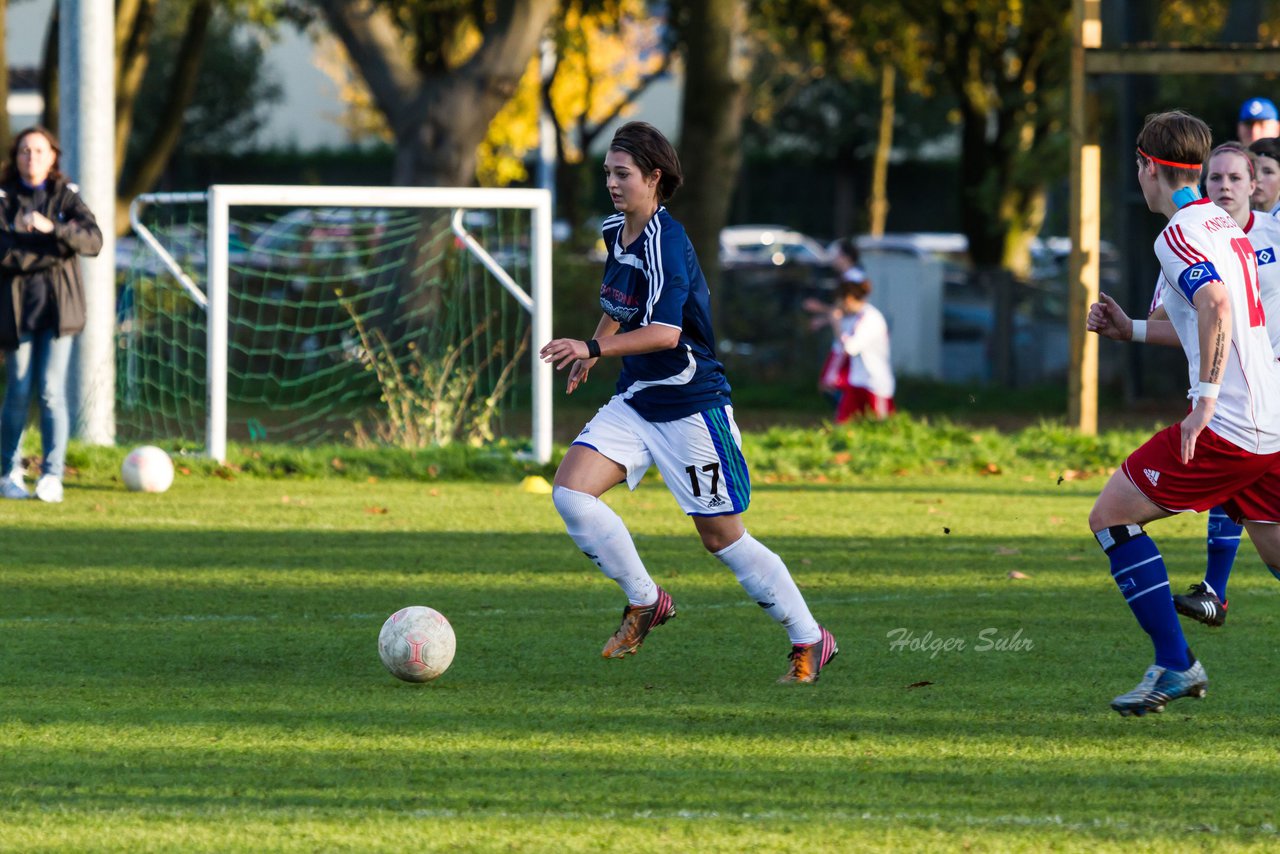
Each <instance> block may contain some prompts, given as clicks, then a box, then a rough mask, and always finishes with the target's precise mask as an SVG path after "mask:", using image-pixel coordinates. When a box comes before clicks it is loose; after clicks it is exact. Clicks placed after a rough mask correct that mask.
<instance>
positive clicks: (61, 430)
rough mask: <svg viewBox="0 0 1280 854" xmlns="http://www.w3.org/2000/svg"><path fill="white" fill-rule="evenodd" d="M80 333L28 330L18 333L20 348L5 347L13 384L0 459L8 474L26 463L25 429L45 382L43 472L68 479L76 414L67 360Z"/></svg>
mask: <svg viewBox="0 0 1280 854" xmlns="http://www.w3.org/2000/svg"><path fill="white" fill-rule="evenodd" d="M73 341H74V336H71V335H64V336H62V337H61V338H59V337H58V336H57V330H54V329H48V330H45V331H43V332H28V333H24V334H23V335H21V336H20V337H19V338H18V349H17V350H14V351H11V352H8V353H5V360H4V367H5V373H6V374H7V375H8V386H6V388H5V391H4V408H3V410H0V465H2V466H4V467H5V470H4V471H2V472H0V476H4V475H5V474H8V473H9V472H11V471H14V470H21V469H22V431H23V430H24V429H26V426H27V412H28V411H29V410H30V408H31V391H32V389H33V388H34V387H35V384H36V381H37V380H38V381H39V383H40V439H41V442H42V443H43V445H44V462H43V463H42V465H41V467H40V472H41V474H51V475H53V476H54V477H56V478H57V479H58V480H62V472H63V470H64V469H65V468H66V462H67V440H68V438H69V437H70V434H71V417H70V415H69V414H68V412H67V366H68V365H69V364H70V363H71V344H72V342H73Z"/></svg>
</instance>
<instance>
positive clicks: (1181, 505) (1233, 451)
mask: <svg viewBox="0 0 1280 854" xmlns="http://www.w3.org/2000/svg"><path fill="white" fill-rule="evenodd" d="M1124 473H1125V476H1126V477H1128V478H1129V480H1130V481H1131V482H1132V483H1133V485H1134V486H1136V487H1137V488H1138V491H1139V492H1141V493H1142V494H1143V495H1145V496H1146V497H1147V498H1148V499H1150V500H1151V502H1152V503H1154V504H1155V505H1156V506H1158V507H1162V508H1164V509H1165V510H1168V511H1170V512H1172V513H1186V512H1189V511H1194V512H1196V513H1203V512H1204V511H1206V510H1208V509H1210V508H1212V507H1217V506H1218V505H1219V504H1222V505H1225V507H1226V511H1227V515H1228V516H1230V517H1231V518H1233V519H1235V520H1236V521H1237V522H1242V521H1244V520H1246V519H1248V520H1250V521H1254V522H1280V452H1277V453H1274V454H1251V453H1249V452H1248V451H1245V450H1243V449H1241V448H1239V447H1237V446H1235V445H1233V444H1231V443H1230V442H1228V441H1227V440H1226V439H1223V438H1222V437H1220V436H1218V435H1217V434H1216V433H1214V432H1213V431H1211V430H1205V431H1204V432H1202V433H1201V434H1200V435H1199V436H1198V437H1197V438H1196V455H1195V457H1193V458H1192V460H1191V462H1189V463H1186V464H1183V462H1182V427H1181V425H1180V424H1173V425H1171V426H1169V427H1166V428H1165V429H1163V430H1161V431H1160V432H1159V433H1157V434H1155V435H1154V436H1152V437H1151V438H1150V439H1148V440H1147V442H1146V444H1144V445H1143V446H1142V447H1141V448H1138V450H1136V451H1134V452H1133V453H1132V454H1130V455H1129V458H1128V459H1127V460H1125V461H1124Z"/></svg>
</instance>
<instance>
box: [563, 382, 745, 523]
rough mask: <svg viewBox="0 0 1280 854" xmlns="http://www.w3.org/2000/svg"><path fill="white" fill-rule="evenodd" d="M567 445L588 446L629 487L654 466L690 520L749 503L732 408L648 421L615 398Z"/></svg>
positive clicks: (738, 509)
mask: <svg viewBox="0 0 1280 854" xmlns="http://www.w3.org/2000/svg"><path fill="white" fill-rule="evenodd" d="M573 444H575V445H585V446H586V447H588V448H592V449H593V450H596V451H598V452H600V453H601V454H603V455H604V456H606V457H608V458H609V459H611V460H613V461H614V462H616V463H618V464H619V465H620V466H622V467H623V468H624V469H626V471H627V486H629V487H630V488H631V489H635V488H636V486H637V485H639V483H640V479H641V478H643V477H644V473H645V472H646V471H648V470H649V466H651V465H654V464H655V463H656V464H657V466H658V472H659V473H660V474H661V475H662V479H663V481H665V482H666V484H667V488H668V489H670V490H671V494H672V495H674V496H675V497H676V501H677V502H678V503H679V504H680V508H681V509H682V510H684V512H685V513H687V514H689V515H690V516H727V515H730V514H733V513H741V512H742V511H744V510H746V509H747V505H748V504H750V503H751V476H750V474H748V472H747V461H746V460H745V459H743V457H742V434H741V433H740V432H739V431H738V425H737V424H735V423H734V422H733V407H732V406H724V407H721V408H718V409H709V410H707V411H706V412H699V413H696V414H694V415H690V416H688V417H686V418H680V419H677V420H675V421H660V422H652V421H645V420H644V419H643V418H641V417H640V415H639V413H637V412H636V411H635V410H634V409H632V408H631V406H630V404H628V403H627V402H626V401H624V400H622V399H621V398H620V397H618V396H616V395H615V396H614V397H612V398H610V400H609V402H608V403H606V404H605V405H604V406H602V407H600V410H599V411H598V412H597V413H596V414H595V416H594V417H593V418H592V419H591V420H590V421H588V422H587V426H585V427H583V428H582V432H581V433H579V434H578V438H577V439H574V440H573Z"/></svg>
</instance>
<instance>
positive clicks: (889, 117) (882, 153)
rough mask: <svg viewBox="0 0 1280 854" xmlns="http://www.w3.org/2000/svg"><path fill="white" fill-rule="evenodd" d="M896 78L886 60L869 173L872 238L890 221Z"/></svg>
mask: <svg viewBox="0 0 1280 854" xmlns="http://www.w3.org/2000/svg"><path fill="white" fill-rule="evenodd" d="M895 78H896V73H895V71H894V66H893V63H892V62H889V61H888V60H885V61H884V63H883V64H882V65H881V66H880V132H879V134H878V135H877V136H876V153H875V160H874V162H873V164H872V169H871V200H870V203H869V208H870V210H869V213H870V215H871V223H870V228H869V229H868V230H869V231H870V233H871V236H872V237H883V236H884V226H885V221H886V220H887V219H888V218H889V154H890V153H891V152H892V151H893V117H894V113H895V109H894V99H893V91H894V81H895Z"/></svg>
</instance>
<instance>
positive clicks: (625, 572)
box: [551, 486, 658, 605]
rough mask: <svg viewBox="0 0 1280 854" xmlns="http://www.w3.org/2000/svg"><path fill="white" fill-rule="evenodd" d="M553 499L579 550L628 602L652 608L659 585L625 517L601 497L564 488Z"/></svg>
mask: <svg viewBox="0 0 1280 854" xmlns="http://www.w3.org/2000/svg"><path fill="white" fill-rule="evenodd" d="M551 500H552V501H554V502H555V505H556V510H557V511H558V512H559V513H560V518H561V519H563V520H564V527H565V530H567V531H568V532H569V536H570V537H571V538H573V541H574V542H575V543H576V544H577V545H578V548H580V549H582V553H583V554H585V555H586V556H587V557H589V558H591V560H592V561H593V562H594V563H595V565H596V566H598V567H600V571H601V572H603V573H604V574H605V575H606V576H607V577H609V578H612V579H613V580H614V581H616V582H617V583H618V586H619V587H621V588H622V592H623V593H625V594H626V595H627V601H628V602H630V603H631V604H632V605H652V604H653V603H654V602H657V601H658V585H656V584H654V582H653V579H652V578H650V577H649V572H648V571H647V570H646V569H645V568H644V563H642V562H641V560H640V554H639V553H638V552H637V551H636V544H635V542H634V541H633V540H632V539H631V532H630V531H628V530H627V526H626V525H625V524H624V523H623V521H622V517H620V516H619V515H618V514H617V513H614V512H613V510H612V509H610V507H609V505H607V504H605V503H604V502H603V501H601V500H600V499H599V498H596V497H595V496H593V495H588V494H586V493H585V492H578V491H576V490H573V489H567V488H565V487H563V486H557V487H556V488H555V489H553V490H552V491H551Z"/></svg>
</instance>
